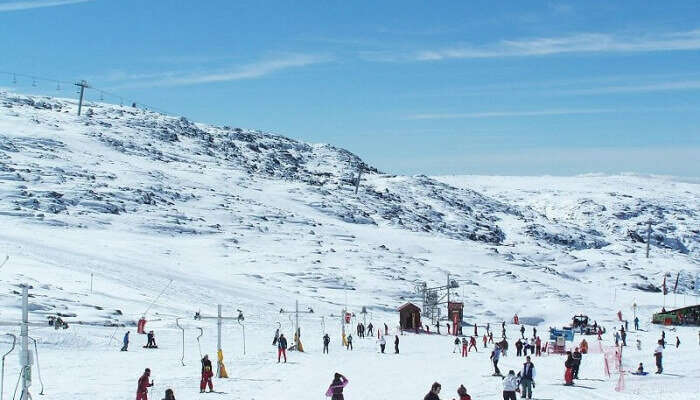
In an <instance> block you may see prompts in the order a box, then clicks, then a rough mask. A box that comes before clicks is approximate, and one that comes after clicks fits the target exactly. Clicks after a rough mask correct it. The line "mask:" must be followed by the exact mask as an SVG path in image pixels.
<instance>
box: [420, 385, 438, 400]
mask: <svg viewBox="0 0 700 400" xmlns="http://www.w3.org/2000/svg"><path fill="white" fill-rule="evenodd" d="M440 389H442V386H441V385H440V384H439V383H437V382H435V383H433V386H431V387H430V391H429V392H428V394H426V395H425V397H423V400H440V397H438V394H440Z"/></svg>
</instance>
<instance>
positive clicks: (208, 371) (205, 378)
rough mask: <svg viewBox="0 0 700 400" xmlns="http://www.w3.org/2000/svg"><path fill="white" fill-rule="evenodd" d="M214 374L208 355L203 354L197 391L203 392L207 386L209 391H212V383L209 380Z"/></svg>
mask: <svg viewBox="0 0 700 400" xmlns="http://www.w3.org/2000/svg"><path fill="white" fill-rule="evenodd" d="M213 376H214V371H212V368H211V360H209V355H208V354H205V355H204V358H202V380H201V381H200V382H199V393H204V389H206V388H207V386H209V391H210V392H213V391H214V384H213V383H212V382H211V378H212V377H213Z"/></svg>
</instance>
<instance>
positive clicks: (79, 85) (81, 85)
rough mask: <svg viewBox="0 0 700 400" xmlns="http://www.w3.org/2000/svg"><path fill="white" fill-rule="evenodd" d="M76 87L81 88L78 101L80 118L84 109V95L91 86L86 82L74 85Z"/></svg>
mask: <svg viewBox="0 0 700 400" xmlns="http://www.w3.org/2000/svg"><path fill="white" fill-rule="evenodd" d="M74 85H75V86H78V87H79V88H80V100H79V101H78V116H80V110H81V109H82V108H83V94H84V93H85V88H89V87H90V85H88V83H87V81H85V80H82V81H80V82H77V83H74Z"/></svg>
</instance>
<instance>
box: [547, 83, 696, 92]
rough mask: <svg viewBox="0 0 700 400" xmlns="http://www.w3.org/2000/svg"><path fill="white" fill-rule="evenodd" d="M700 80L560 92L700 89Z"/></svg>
mask: <svg viewBox="0 0 700 400" xmlns="http://www.w3.org/2000/svg"><path fill="white" fill-rule="evenodd" d="M699 89H700V81H678V82H658V83H649V84H643V85H619V86H603V87H597V88H588V89H573V90H567V91H562V92H560V93H559V94H582V95H585V94H614V93H645V92H670V91H682V90H699Z"/></svg>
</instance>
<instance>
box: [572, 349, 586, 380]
mask: <svg viewBox="0 0 700 400" xmlns="http://www.w3.org/2000/svg"><path fill="white" fill-rule="evenodd" d="M571 358H572V359H573V360H574V365H573V371H572V372H573V378H574V379H578V369H579V368H580V367H581V359H582V358H583V357H582V356H581V352H579V351H578V347H577V348H576V349H575V350H574V354H573V355H572V356H571Z"/></svg>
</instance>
